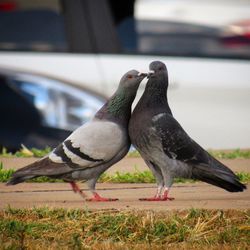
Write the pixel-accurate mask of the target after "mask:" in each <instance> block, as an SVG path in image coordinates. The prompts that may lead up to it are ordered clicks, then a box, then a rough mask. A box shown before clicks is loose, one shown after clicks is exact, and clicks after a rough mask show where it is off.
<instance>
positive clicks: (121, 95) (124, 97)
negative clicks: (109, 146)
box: [95, 70, 148, 126]
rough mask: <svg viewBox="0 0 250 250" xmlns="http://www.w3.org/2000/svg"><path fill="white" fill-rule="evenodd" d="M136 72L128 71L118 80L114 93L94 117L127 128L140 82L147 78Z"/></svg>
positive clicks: (143, 74)
mask: <svg viewBox="0 0 250 250" xmlns="http://www.w3.org/2000/svg"><path fill="white" fill-rule="evenodd" d="M147 75H148V74H146V73H140V72H139V71H137V70H130V71H128V72H127V73H126V74H124V75H123V76H122V78H121V80H120V83H119V86H118V88H117V90H116V92H115V93H114V94H113V95H112V96H111V97H110V98H109V99H108V100H107V102H106V103H105V104H104V106H103V107H102V108H101V109H100V110H99V111H98V112H97V114H96V115H95V117H96V118H99V119H107V120H112V121H115V122H117V123H119V124H123V126H127V124H128V121H129V118H130V116H131V105H132V103H133V101H134V99H135V96H136V93H137V90H138V88H139V85H140V83H141V81H142V80H143V79H144V78H145V77H146V76H147Z"/></svg>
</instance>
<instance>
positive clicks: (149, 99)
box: [129, 61, 246, 201]
mask: <svg viewBox="0 0 250 250" xmlns="http://www.w3.org/2000/svg"><path fill="white" fill-rule="evenodd" d="M149 69H150V72H151V74H150V75H149V80H148V82H147V84H146V88H145V91H144V93H143V95H142V97H141V99H140V100H139V102H138V104H137V105H136V107H135V109H134V111H133V113H132V116H131V119H130V123H129V135H130V139H131V143H132V144H133V145H134V146H135V147H136V149H137V150H138V151H139V152H140V154H141V156H142V158H143V159H144V160H145V162H146V164H147V165H148V167H149V168H150V169H151V171H152V172H153V174H154V176H155V177H156V180H157V185H158V188H157V193H156V195H155V196H154V197H153V198H146V199H141V200H148V201H158V200H171V199H173V198H170V197H169V196H168V193H169V190H170V187H171V186H172V184H173V180H174V178H175V177H183V178H192V179H198V180H201V181H204V182H207V183H210V184H212V185H215V186H218V187H221V188H224V189H226V190H227V191H229V192H240V191H243V190H244V189H245V188H246V186H245V185H243V184H242V183H240V182H239V180H238V178H237V176H236V175H235V174H234V173H233V172H232V171H231V170H230V169H229V168H227V167H226V166H225V165H223V164H222V163H220V162H219V161H218V160H216V159H215V158H213V157H212V156H211V155H209V153H208V152H206V151H205V150H204V149H203V148H202V147H201V146H199V145H198V144H197V143H196V142H195V141H193V140H192V139H191V138H190V137H189V136H188V134H187V133H186V132H185V131H184V130H183V128H182V127H181V126H180V124H179V123H178V122H177V121H176V120H175V118H174V117H173V115H172V112H171V110H170V108H169V105H168V100H167V89H168V73H167V68H166V66H165V64H164V63H162V62H160V61H154V62H152V63H151V64H150V66H149Z"/></svg>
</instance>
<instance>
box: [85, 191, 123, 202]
mask: <svg viewBox="0 0 250 250" xmlns="http://www.w3.org/2000/svg"><path fill="white" fill-rule="evenodd" d="M93 195H94V196H93V198H90V199H86V201H94V202H107V201H118V200H119V199H117V198H104V197H101V196H100V195H99V194H98V193H96V192H94V193H93Z"/></svg>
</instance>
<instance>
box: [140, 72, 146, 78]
mask: <svg viewBox="0 0 250 250" xmlns="http://www.w3.org/2000/svg"><path fill="white" fill-rule="evenodd" d="M138 76H143V77H146V76H148V74H147V73H143V72H139V73H138Z"/></svg>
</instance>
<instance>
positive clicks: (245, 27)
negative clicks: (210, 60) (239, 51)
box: [221, 20, 250, 46]
mask: <svg viewBox="0 0 250 250" xmlns="http://www.w3.org/2000/svg"><path fill="white" fill-rule="evenodd" d="M221 38H222V42H223V43H224V44H225V45H228V46H244V45H250V20H242V21H240V22H235V23H232V24H230V25H228V26H226V27H225V28H224V29H223V31H222V37H221Z"/></svg>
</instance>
